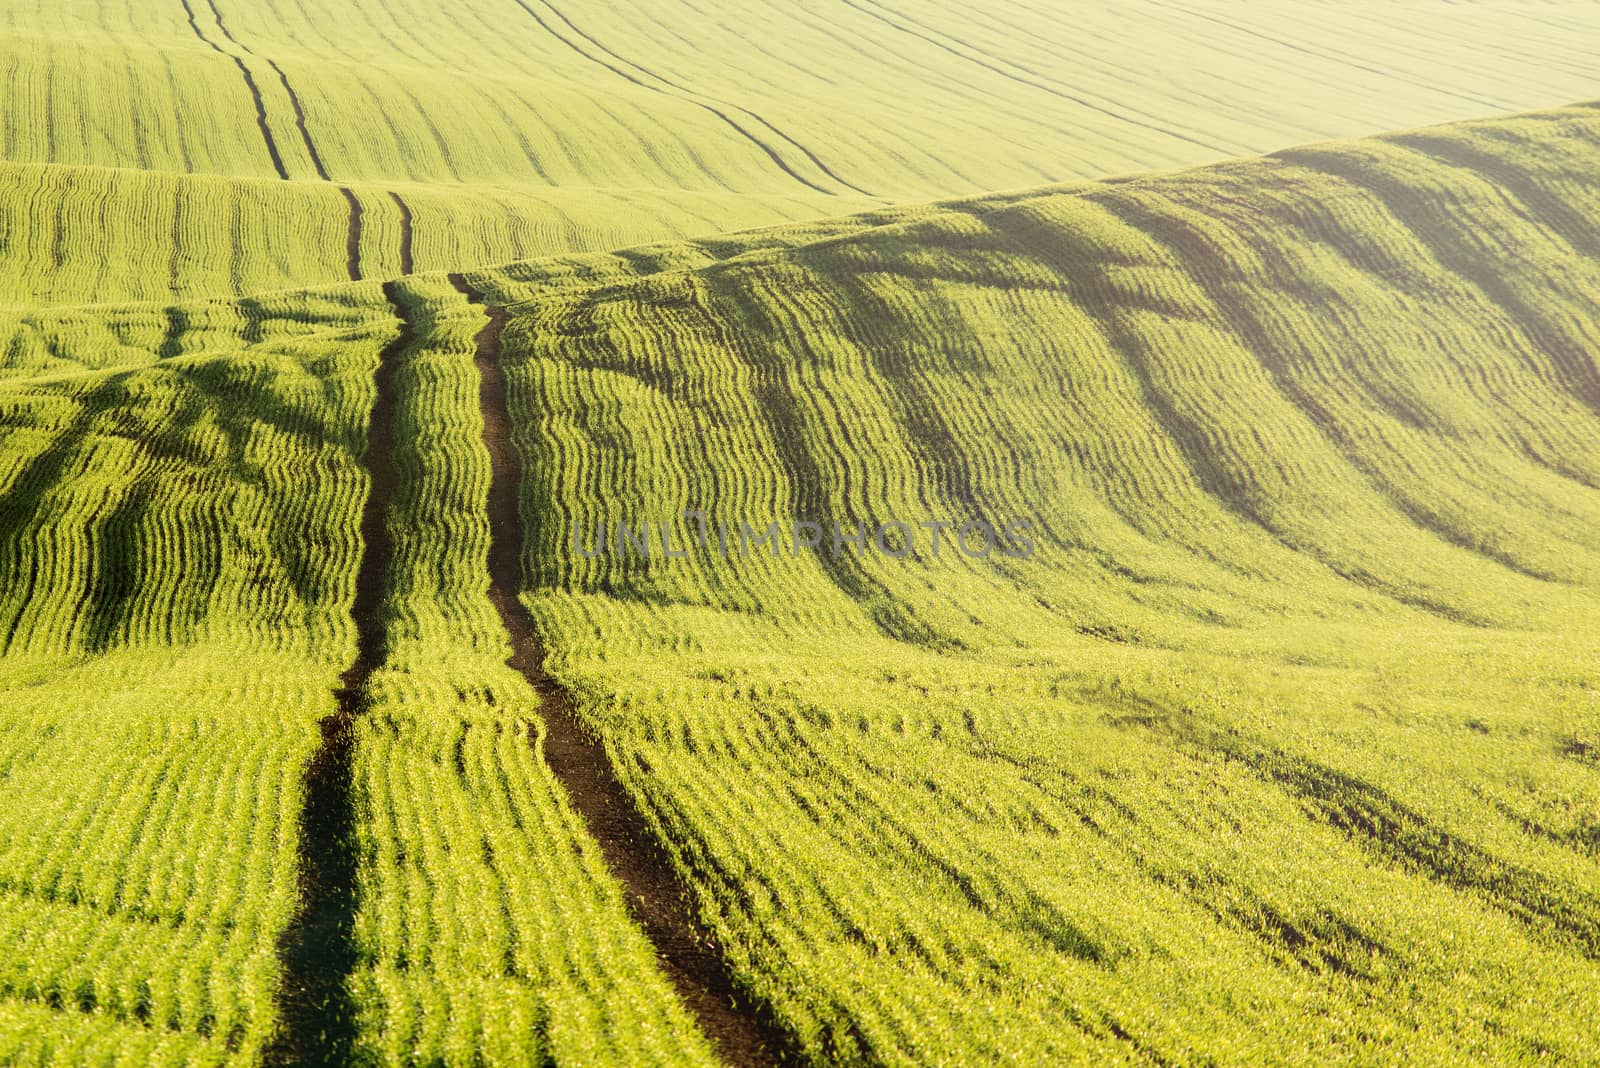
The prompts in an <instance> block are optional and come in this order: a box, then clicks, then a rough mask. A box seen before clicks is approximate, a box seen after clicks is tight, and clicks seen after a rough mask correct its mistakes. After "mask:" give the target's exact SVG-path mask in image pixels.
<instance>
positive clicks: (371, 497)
mask: <svg viewBox="0 0 1600 1068" xmlns="http://www.w3.org/2000/svg"><path fill="white" fill-rule="evenodd" d="M384 295H385V296H386V297H387V298H388V300H389V304H390V306H391V307H392V308H393V310H394V313H395V317H396V318H397V319H399V321H400V329H399V332H398V333H397V334H396V335H395V337H394V339H393V340H391V341H390V342H389V343H388V344H387V345H385V346H384V348H383V351H382V353H381V354H380V355H379V357H378V368H377V371H376V373H375V374H374V376H373V379H374V383H375V385H376V393H377V395H376V399H375V400H374V401H373V406H372V416H371V422H370V425H369V428H368V431H367V445H366V450H365V452H364V453H363V456H362V464H363V466H364V467H365V468H366V469H367V473H368V476H369V477H370V478H371V480H372V488H371V491H370V492H369V493H368V495H367V502H366V506H365V508H364V509H363V511H362V514H361V545H362V550H361V564H360V567H359V568H358V570H357V574H356V591H355V601H354V603H353V604H352V606H351V609H350V615H351V618H352V620H353V621H354V623H355V628H356V657H355V660H353V661H352V662H351V664H350V666H349V667H348V668H346V669H345V670H344V672H343V673H342V674H341V675H340V676H339V688H338V689H337V690H335V691H334V696H335V698H336V699H337V701H338V710H337V711H336V712H334V713H333V714H332V715H329V716H326V717H324V718H323V720H322V722H321V724H320V726H321V730H322V744H321V746H320V747H319V748H318V750H317V752H316V753H315V755H313V756H312V758H311V760H310V762H309V763H308V764H307V765H306V770H305V775H304V778H303V780H302V781H303V783H304V791H305V800H304V803H303V804H302V806H301V812H300V887H299V892H300V901H299V906H298V908H297V909H296V912H295V915H294V918H293V920H292V921H291V922H290V924H289V927H288V928H287V929H286V930H285V932H284V935H283V938H282V940H281V943H280V952H281V957H282V960H283V970H284V980H283V985H282V987H281V988H280V990H279V998H278V1018H279V1019H280V1020H281V1021H282V1025H281V1027H280V1030H279V1033H278V1035H277V1037H276V1038H275V1039H274V1041H273V1042H272V1044H271V1045H270V1046H269V1047H268V1049H267V1051H266V1062H267V1063H268V1064H271V1065H343V1064H347V1063H349V1062H350V1059H351V1054H352V1051H353V1047H354V1043H355V1007H354V1004H353V1003H352V1001H351V999H350V993H349V989H348V980H349V977H350V974H351V973H352V972H353V971H354V969H355V959H356V958H355V914H356V878H357V855H356V842H355V798H354V782H353V770H354V768H353V759H352V758H353V755H354V749H355V724H356V720H357V719H358V718H359V717H360V716H361V715H362V713H363V712H364V710H365V706H366V703H367V683H368V680H370V679H371V677H372V673H373V672H374V671H375V670H377V668H378V666H379V665H380V664H381V663H382V662H383V658H384V644H385V628H384V620H383V614H382V607H383V592H384V583H385V577H386V575H387V572H388V570H389V562H390V560H391V559H392V557H393V555H394V545H393V542H392V541H391V539H390V537H389V530H388V526H387V515H388V511H389V500H390V498H391V497H392V496H393V493H394V490H395V488H396V486H397V485H398V483H399V474H398V472H397V471H396V470H395V467H394V463H393V460H392V459H391V457H392V456H393V446H394V416H395V410H396V407H397V404H396V398H395V386H394V369H395V363H396V361H397V358H398V357H399V355H400V353H401V352H402V351H403V350H404V349H405V348H406V346H407V345H409V344H411V341H412V339H413V337H414V336H415V328H414V325H413V324H412V321H411V317H410V315H409V313H408V311H407V308H406V305H405V304H404V302H402V301H401V300H400V299H399V297H398V294H397V293H396V290H395V287H394V283H389V284H387V285H385V286H384Z"/></svg>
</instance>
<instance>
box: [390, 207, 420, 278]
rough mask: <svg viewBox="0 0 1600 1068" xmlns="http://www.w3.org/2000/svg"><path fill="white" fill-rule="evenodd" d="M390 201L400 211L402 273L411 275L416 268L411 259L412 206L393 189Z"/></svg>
mask: <svg viewBox="0 0 1600 1068" xmlns="http://www.w3.org/2000/svg"><path fill="white" fill-rule="evenodd" d="M389 199H391V200H393V201H394V203H395V206H396V207H398V208H399V209H400V273H401V274H410V273H411V272H412V270H413V268H414V264H413V263H412V259H411V206H410V205H409V204H407V203H406V202H405V201H404V200H403V199H401V196H400V194H399V193H396V192H395V191H394V190H392V189H391V190H389Z"/></svg>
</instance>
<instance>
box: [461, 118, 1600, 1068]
mask: <svg viewBox="0 0 1600 1068" xmlns="http://www.w3.org/2000/svg"><path fill="white" fill-rule="evenodd" d="M1597 114H1600V113H1597V112H1596V111H1594V110H1592V109H1572V110H1569V111H1565V112H1555V113H1547V114H1543V115H1538V116H1530V117H1527V118H1522V119H1517V120H1509V121H1505V122H1499V123H1488V124H1477V125H1466V126H1460V127H1450V128H1444V129H1440V130H1434V131H1427V132H1425V133H1421V134H1416V135H1407V136H1400V137H1396V138H1393V139H1382V140H1376V141H1368V142H1358V143H1353V144H1339V145H1329V146H1325V147H1321V148H1317V149H1307V150H1299V151H1294V152H1288V153H1284V154H1282V155H1281V156H1279V157H1274V158H1269V159H1266V160H1262V161H1259V162H1252V163H1242V164H1234V165H1228V166H1225V167H1219V168H1211V169H1206V170H1201V171H1196V172H1190V173H1185V174H1178V175H1174V176H1170V177H1153V178H1149V179H1141V180H1136V181H1132V182H1120V183H1114V184H1108V185H1102V186H1090V187H1085V188H1081V189H1074V190H1067V191H1063V192H1055V193H1052V192H1044V193H1038V194H1030V195H1024V196H1018V197H1012V198H1005V199H1001V200H995V201H984V200H978V201H972V202H966V203H952V204H948V205H946V206H944V207H943V208H941V209H939V210H938V211H935V212H932V213H929V214H924V215H920V216H918V217H915V218H913V219H911V220H909V221H891V222H887V223H884V224H882V225H876V226H870V227H867V228H865V229H863V230H861V231H860V232H859V233H856V234H854V235H843V236H837V237H830V238H827V239H824V240H821V241H816V242H812V243H808V244H800V245H797V246H794V247H788V248H781V247H779V248H768V249H761V250H754V251H749V252H745V253H742V254H739V255H735V256H734V257H732V258H731V259H728V260H725V261H723V262H720V263H709V264H693V263H691V264H689V265H688V266H686V267H681V268H680V267H675V266H667V267H665V268H664V269H662V270H659V271H655V272H651V273H645V274H641V275H638V276H637V277H634V278H632V279H626V278H621V277H613V278H611V279H608V280H607V281H606V283H605V284H603V285H600V286H591V287H583V286H577V285H573V286H567V287H565V288H559V287H555V286H552V285H550V284H549V283H548V282H547V281H546V282H543V283H542V284H541V282H540V280H539V279H538V276H537V275H534V274H530V273H527V272H524V278H525V279H527V280H503V281H500V282H499V285H500V289H499V292H500V295H501V299H507V300H511V301H514V303H513V304H512V305H511V309H512V312H513V316H512V318H511V320H510V322H509V324H508V326H507V328H506V334H505V337H506V344H507V352H508V355H509V357H510V362H509V363H508V366H507V374H508V377H509V379H510V382H511V386H512V404H511V408H512V411H513V413H514V414H515V415H517V417H518V418H519V419H520V423H519V430H520V445H521V449H522V453H523V455H524V457H525V463H526V471H527V474H526V478H525V494H526V496H525V499H524V512H525V515H526V516H527V517H528V519H529V521H530V530H529V539H528V543H527V556H526V559H525V570H526V573H527V574H528V576H529V578H530V585H529V587H528V590H527V593H526V599H527V604H528V606H529V608H530V610H531V611H532V612H533V614H534V616H535V617H536V619H538V621H539V623H540V625H541V627H542V629H543V630H544V632H545V633H546V635H547V637H548V640H549V642H550V644H551V649H552V670H553V671H554V672H555V674H556V676H557V677H558V678H559V679H560V680H561V681H562V682H563V684H564V685H565V686H566V687H567V688H568V689H569V690H570V691H571V692H572V693H574V694H575V695H577V696H578V699H579V706H580V709H581V711H582V713H583V714H584V715H585V716H586V718H587V719H588V720H589V722H590V723H591V724H592V725H593V727H594V729H596V730H597V731H599V732H600V734H601V735H602V737H603V738H604V739H605V740H606V743H607V746H608V749H609V751H610V753H611V755H612V758H613V761H614V763H615V764H616V766H617V767H618V768H619V770H620V771H621V773H622V774H623V776H624V779H625V781H626V782H627V783H628V784H629V786H630V788H631V789H632V790H634V791H635V792H636V794H637V796H638V798H639V800H640V804H641V806H642V807H643V808H644V809H645V810H646V811H647V812H648V813H649V814H650V816H651V818H652V820H653V821H654V822H655V824H656V826H657V827H658V830H659V833H660V834H661V835H662V837H663V838H664V839H666V840H667V841H668V842H669V843H670V844H671V847H672V849H673V852H674V856H675V858H676V861H677V865H678V870H679V873H680V875H681V877H682V878H684V879H685V880H686V881H688V882H689V883H690V884H691V885H692V886H693V887H694V889H695V892H696V895H697V900H698V902H699V904H700V908H701V911H702V913H703V914H704V915H705V916H706V917H707V918H708V922H710V923H711V924H712V925H713V928H714V930H715V931H716V934H717V937H718V940H719V942H720V943H721V945H722V946H723V950H724V952H725V953H726V954H727V955H728V957H729V959H730V960H731V961H732V962H733V964H734V966H735V969H736V973H737V975H738V977H739V979H740V980H741V981H742V982H744V983H745V984H747V986H748V989H750V990H751V991H752V992H753V993H755V994H756V995H757V996H758V997H759V998H760V999H762V1000H763V1001H764V1002H765V1003H766V1004H768V1005H770V1006H771V1007H772V1009H773V1011H774V1012H775V1013H776V1014H777V1015H778V1017H779V1019H780V1020H781V1021H782V1023H783V1024H784V1026H785V1028H786V1029H787V1030H788V1031H789V1033H790V1034H792V1035H793V1036H795V1038H796V1041H797V1042H798V1044H799V1047H800V1048H801V1049H802V1050H804V1051H805V1052H806V1054H808V1055H809V1056H811V1057H815V1058H817V1059H819V1060H825V1061H854V1060H857V1059H864V1060H868V1061H888V1062H901V1061H912V1060H916V1061H923V1060H926V1059H929V1058H934V1059H939V1058H948V1059H951V1060H962V1059H970V1058H977V1059H990V1058H999V1059H1004V1060H1014V1061H1017V1062H1019V1063H1041V1062H1046V1061H1057V1060H1073V1059H1078V1058H1092V1059H1103V1058H1116V1057H1128V1056H1134V1057H1139V1056H1145V1057H1153V1058H1155V1059H1157V1060H1160V1061H1182V1060H1186V1059H1190V1058H1194V1057H1197V1056H1201V1057H1213V1058H1216V1059H1219V1060H1225V1061H1240V1060H1255V1059H1257V1058H1263V1057H1265V1058H1269V1059H1271V1058H1272V1057H1274V1056H1275V1055H1281V1053H1282V1051H1284V1050H1288V1049H1294V1050H1297V1051H1299V1053H1298V1054H1297V1056H1300V1057H1304V1058H1306V1059H1312V1060H1317V1061H1329V1060H1333V1061H1339V1060H1346V1059H1352V1060H1358V1059H1360V1057H1361V1056H1362V1055H1363V1054H1362V1052H1361V1051H1362V1050H1363V1049H1370V1048H1372V1044H1373V1043H1377V1044H1378V1045H1379V1046H1380V1047H1381V1046H1385V1045H1391V1044H1392V1045H1394V1047H1395V1048H1397V1049H1398V1048H1399V1045H1398V1044H1399V1043H1402V1042H1404V1043H1405V1048H1406V1049H1407V1050H1408V1051H1409V1052H1410V1054H1411V1055H1416V1056H1422V1057H1424V1058H1425V1059H1426V1058H1428V1057H1433V1056H1437V1057H1441V1058H1449V1057H1451V1056H1454V1055H1459V1054H1461V1053H1465V1054H1466V1055H1467V1056H1469V1057H1470V1058H1472V1059H1475V1060H1484V1061H1490V1062H1503V1061H1513V1060H1516V1059H1518V1058H1519V1057H1521V1056H1524V1055H1526V1054H1527V1053H1528V1051H1530V1050H1542V1051H1544V1052H1546V1053H1548V1054H1550V1055H1553V1056H1556V1057H1557V1058H1558V1059H1559V1058H1565V1059H1581V1058H1582V1056H1583V1051H1585V1050H1588V1049H1590V1048H1591V1046H1590V1041H1591V1040H1590V1037H1589V1035H1588V1033H1587V1024H1586V1022H1585V1021H1586V1020H1587V1018H1588V1014H1589V1012H1590V1011H1591V1010H1592V1008H1593V1007H1594V1006H1595V1005H1596V1004H1600V1001H1597V999H1600V973H1597V972H1596V970H1595V966H1594V962H1595V960H1596V959H1597V958H1600V881H1597V879H1596V876H1595V868H1594V857H1595V851H1596V848H1597V843H1600V839H1597V834H1600V822H1597V820H1600V807H1597V804H1600V778H1597V775H1596V769H1595V766H1594V764H1593V761H1592V759H1591V757H1590V756H1588V755H1587V754H1591V753H1592V749H1593V745H1594V742H1593V739H1592V737H1591V735H1592V724H1593V722H1594V715H1595V712H1596V705H1595V681H1594V675H1593V672H1594V667H1595V661H1594V659H1593V651H1592V641H1591V640H1590V639H1591V637H1592V635H1593V634H1594V633H1596V628H1597V626H1600V597H1597V593H1600V591H1597V587H1596V570H1595V564H1596V561H1597V555H1596V554H1597V551H1600V534H1597V531H1600V526H1597V525H1596V522H1595V520H1596V518H1597V515H1600V511H1597V510H1600V481H1597V475H1600V471H1597V470H1596V466H1595V458H1596V457H1600V406H1597V405H1596V399H1597V395H1596V392H1595V384H1596V382H1597V381H1600V378H1597V374H1600V368H1597V366H1596V363H1595V361H1594V358H1593V353H1594V352H1595V351H1597V350H1600V345H1597V340H1600V339H1597V338H1596V337H1595V336H1594V335H1593V333H1592V331H1593V325H1592V324H1593V323H1595V322H1596V321H1597V312H1600V308H1597V306H1596V302H1595V294H1596V293H1600V286H1596V285H1594V284H1592V283H1591V282H1590V281H1589V280H1588V275H1589V273H1590V272H1592V269H1593V267H1592V257H1590V256H1587V255H1585V250H1586V249H1590V248H1592V247H1593V244H1594V242H1595V240H1596V238H1597V237H1600V222H1597V217H1596V215H1595V214H1594V213H1593V210H1592V208H1587V209H1586V208H1585V207H1584V201H1585V198H1586V196H1587V194H1586V192H1585V191H1583V190H1582V189H1580V187H1579V186H1578V184H1577V180H1578V179H1577V176H1578V175H1581V174H1583V173H1586V172H1589V171H1592V169H1593V168H1594V167H1595V166H1596V165H1600V157H1597V156H1596V153H1595V149H1594V145H1595V144H1597V143H1600V136H1597V135H1600V118H1597ZM1486 173H1495V174H1497V175H1498V179H1499V180H1498V181H1496V182H1494V183H1491V182H1489V181H1487V180H1486V178H1485V174H1486ZM1424 194H1426V195H1424ZM1440 203H1444V204H1448V205H1449V207H1448V209H1447V210H1446V209H1440V208H1433V209H1431V210H1430V209H1429V208H1427V207H1426V205H1437V204H1440ZM497 277H498V276H496V275H492V274H491V275H485V276H484V277H483V278H482V279H481V283H482V284H487V285H489V286H490V287H491V288H494V286H495V284H496V280H497ZM686 506H687V507H691V508H696V509H700V510H703V511H704V512H706V513H707V514H708V515H709V516H711V517H712V520H713V523H715V521H716V520H719V519H720V520H725V521H727V522H728V523H730V524H737V523H738V522H739V521H741V520H749V521H750V522H751V523H752V525H753V526H755V527H757V528H760V527H764V526H765V525H766V523H767V522H768V521H769V520H771V519H781V520H783V521H784V522H785V523H786V524H787V522H788V520H789V518H790V517H796V516H798V517H803V518H808V519H814V520H817V521H820V522H822V523H823V524H825V525H831V524H841V525H844V526H846V527H850V526H851V525H853V524H854V523H855V522H857V521H866V522H868V523H878V522H882V521H884V520H886V519H890V518H896V519H902V520H909V521H911V522H916V521H917V520H920V519H942V520H949V521H953V522H960V521H962V520H963V519H967V518H971V517H981V518H984V519H987V520H988V521H989V522H991V523H992V524H994V525H995V526H996V527H999V526H1001V525H1003V524H1004V523H1006V522H1008V521H1010V520H1012V519H1015V518H1019V517H1023V518H1029V519H1032V520H1033V521H1034V522H1035V524H1036V528H1035V529H1036V534H1035V536H1036V538H1037V542H1038V550H1037V553H1036V554H1035V555H1034V556H1033V557H1032V558H1030V559H1026V560H1022V559H1004V558H1001V557H1000V556H999V555H998V554H996V555H995V556H994V557H993V558H992V559H988V560H984V561H981V562H980V561H976V560H974V559H972V558H970V557H968V556H964V555H962V554H960V553H957V552H952V551H951V549H950V546H949V545H948V544H947V545H946V546H945V551H944V553H943V554H941V555H939V556H937V557H935V556H934V555H933V553H932V551H931V546H930V544H929V541H928V539H927V533H926V532H919V535H920V541H919V543H918V546H917V549H916V551H915V552H914V553H913V554H912V556H911V557H910V558H908V559H906V560H895V559H892V558H890V557H888V556H886V555H885V554H883V553H881V552H872V553H866V554H862V553H860V552H858V551H856V550H854V549H851V548H848V547H847V549H846V551H845V553H843V554H841V555H840V556H839V557H838V558H837V559H836V558H834V557H833V555H832V554H831V553H828V552H822V553H820V554H819V553H813V552H811V551H801V552H799V553H792V552H791V551H790V550H789V548H788V545H787V544H785V546H784V547H783V548H782V549H781V550H780V551H779V552H777V553H774V552H772V551H771V550H770V549H768V548H758V549H756V550H755V551H753V552H752V553H751V554H750V555H748V556H741V554H740V550H739V548H738V546H737V544H735V547H734V549H733V550H732V551H731V553H730V557H731V558H726V559H725V558H724V557H723V556H722V554H721V552H720V551H719V549H718V539H717V537H716V536H715V535H713V536H712V537H711V538H710V539H708V542H709V544H708V546H707V547H706V548H705V549H700V548H699V547H698V546H697V544H696V542H695V537H696V533H697V530H696V521H694V520H684V519H680V518H679V516H680V513H681V512H682V511H683V509H684V508H685V507H686ZM663 520H665V521H669V522H670V523H671V525H672V526H673V528H674V535H675V537H676V539H677V541H676V544H677V545H679V546H688V547H689V555H688V558H687V559H671V560H669V559H663V558H662V554H661V551H660V545H659V544H657V545H656V546H655V550H656V551H655V555H654V557H653V558H650V559H644V558H642V556H641V555H640V554H639V553H638V552H637V551H636V550H633V549H624V550H618V549H617V547H616V546H617V543H616V542H615V540H613V544H612V547H611V549H610V550H609V551H608V552H605V553H603V554H601V555H599V556H597V557H595V558H593V559H589V558H586V556H585V553H584V552H581V551H579V549H580V546H581V548H582V549H586V550H589V551H591V552H592V551H593V549H594V547H595V534H594V531H595V530H596V525H597V524H599V523H601V522H608V523H611V524H613V528H612V529H613V530H614V525H615V524H616V523H618V522H619V521H620V522H627V523H630V524H632V529H633V530H637V529H638V526H639V525H640V524H641V523H642V522H644V521H649V522H651V523H658V522H660V521H663ZM575 523H576V524H577V526H578V528H579V530H580V531H581V536H580V538H579V541H578V543H577V544H575V543H574V541H573V533H572V532H573V525H574V524H575ZM842 650H850V651H849V652H848V653H844V652H842ZM891 665H892V666H891ZM1446 947H1448V948H1446ZM1513 976H1514V978H1511V977H1513ZM1064 977H1065V978H1064ZM1379 991H1383V992H1384V996H1382V997H1376V996H1375V995H1376V994H1377V992H1379ZM1402 991H1403V992H1402ZM1513 991H1515V994H1514V995H1513V994H1512V992H1513ZM1002 1020H1003V1021H1005V1026H1001V1025H1000V1022H1001V1021H1002ZM1284 1021H1295V1022H1294V1023H1293V1025H1292V1026H1293V1032H1292V1033H1290V1032H1288V1031H1284V1030H1281V1029H1280V1028H1281V1027H1282V1026H1283V1022H1284ZM1358 1035H1359V1036H1361V1037H1360V1038H1356V1037H1353V1036H1358ZM1429 1051H1431V1052H1429Z"/></svg>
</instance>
